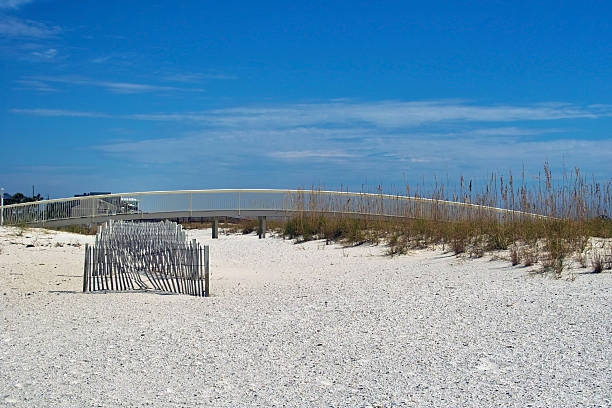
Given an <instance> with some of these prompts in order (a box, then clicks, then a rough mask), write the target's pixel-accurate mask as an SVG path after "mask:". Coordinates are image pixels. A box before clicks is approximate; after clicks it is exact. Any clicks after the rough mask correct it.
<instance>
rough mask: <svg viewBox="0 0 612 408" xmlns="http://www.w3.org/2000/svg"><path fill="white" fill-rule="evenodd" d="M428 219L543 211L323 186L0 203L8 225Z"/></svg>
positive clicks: (500, 216)
mask: <svg viewBox="0 0 612 408" xmlns="http://www.w3.org/2000/svg"><path fill="white" fill-rule="evenodd" d="M304 212H308V213H321V214H328V215H346V216H372V217H406V218H424V219H446V220H453V219H482V218H483V217H494V218H497V219H499V220H500V221H503V220H512V219H517V218H522V217H539V216H538V215H535V214H530V213H525V212H521V211H515V210H508V209H502V208H496V207H492V206H485V205H477V204H470V203H459V202H453V201H444V200H435V199H429V198H421V197H408V196H402V195H390V194H372V193H353V192H338V191H321V190H263V189H258V190H246V189H243V190H228V189H220V190H219V189H217V190H176V191H144V192H133V193H118V194H106V195H92V196H85V197H70V198H58V199H53V200H43V201H36V202H32V203H23V204H12V205H5V206H2V209H1V215H2V221H3V223H4V224H5V225H19V224H27V225H32V226H49V227H58V226H66V225H75V224H97V223H103V222H105V221H107V220H109V219H115V220H160V219H186V218H192V219H193V218H217V217H232V218H256V217H269V218H285V217H291V216H293V215H296V214H300V213H304Z"/></svg>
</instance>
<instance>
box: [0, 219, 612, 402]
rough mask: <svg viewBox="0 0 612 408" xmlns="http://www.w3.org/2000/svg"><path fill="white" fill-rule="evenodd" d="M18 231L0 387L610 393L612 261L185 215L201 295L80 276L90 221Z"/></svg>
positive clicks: (342, 395) (122, 392)
mask: <svg viewBox="0 0 612 408" xmlns="http://www.w3.org/2000/svg"><path fill="white" fill-rule="evenodd" d="M16 232H17V230H16V229H8V228H4V229H1V230H0V245H1V246H0V287H1V289H0V405H1V404H6V405H9V406H20V407H30V406H66V407H73V406H193V405H196V404H201V405H207V406H377V405H378V406H474V407H482V406H517V407H519V406H521V407H522V406H529V405H531V406H542V407H544V406H610V405H612V391H610V388H611V387H610V386H611V380H610V379H611V378H612V344H611V343H612V321H611V319H610V311H611V310H612V291H611V287H612V274H610V273H603V274H599V275H593V274H580V275H577V278H576V280H574V281H566V280H554V279H550V278H545V277H541V276H535V277H534V276H532V275H530V274H529V273H528V271H527V270H526V269H525V268H517V267H510V266H509V264H508V263H507V262H500V261H489V260H485V259H480V260H473V261H465V260H461V259H457V258H455V257H454V256H449V255H448V254H444V253H442V252H439V251H419V252H414V253H412V254H411V255H409V256H403V257H399V258H388V257H385V256H382V252H383V251H384V248H380V247H368V246H363V247H357V248H340V247H338V246H326V245H324V243H322V242H311V243H307V244H304V245H293V244H292V243H291V242H289V241H283V240H280V239H266V240H258V239H257V237H256V236H254V235H249V236H238V235H235V236H222V237H221V239H219V240H215V241H214V242H213V241H212V240H210V239H209V236H210V231H193V232H191V233H190V234H191V235H192V236H193V237H195V238H198V240H200V241H201V242H203V243H210V244H211V262H212V273H213V275H212V282H211V290H212V292H213V295H214V296H212V297H211V298H208V299H202V298H194V297H188V296H181V295H159V294H153V293H121V294H117V293H114V294H111V293H109V294H101V293H96V294H83V293H79V289H80V285H81V273H82V257H83V248H82V247H78V246H75V245H78V244H81V245H82V244H84V243H85V242H90V241H91V237H82V236H77V235H72V234H66V233H47V234H45V233H43V232H41V231H39V230H31V231H26V232H24V234H23V236H20V237H19V236H15V233H16ZM28 243H29V244H33V245H35V246H34V247H30V248H28V247H26V245H24V244H28ZM68 244H72V245H68ZM60 245H62V246H60ZM41 264H42V265H41Z"/></svg>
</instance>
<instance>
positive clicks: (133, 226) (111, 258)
mask: <svg viewBox="0 0 612 408" xmlns="http://www.w3.org/2000/svg"><path fill="white" fill-rule="evenodd" d="M209 257H210V251H209V247H208V245H200V244H199V243H198V242H197V241H196V240H195V239H194V240H192V241H188V240H187V236H186V234H185V231H183V229H182V227H181V226H180V225H177V224H176V223H174V222H167V221H165V222H141V223H133V222H124V221H112V220H110V221H107V222H106V223H105V224H104V225H103V226H101V227H100V228H99V229H98V233H97V235H96V242H95V244H94V245H92V246H89V245H86V246H85V266H84V272H83V292H93V291H128V290H149V289H153V290H158V291H164V292H174V293H182V294H187V295H193V296H208V295H209V276H210V262H209Z"/></svg>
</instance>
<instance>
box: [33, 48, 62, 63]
mask: <svg viewBox="0 0 612 408" xmlns="http://www.w3.org/2000/svg"><path fill="white" fill-rule="evenodd" d="M32 55H33V56H35V57H39V58H41V59H46V60H52V59H54V58H55V57H56V56H57V50H56V49H55V48H49V49H47V50H45V51H34V52H32Z"/></svg>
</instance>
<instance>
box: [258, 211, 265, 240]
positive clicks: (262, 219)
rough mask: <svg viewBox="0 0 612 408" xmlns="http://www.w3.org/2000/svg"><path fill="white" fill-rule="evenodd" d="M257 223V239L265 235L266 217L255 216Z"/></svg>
mask: <svg viewBox="0 0 612 408" xmlns="http://www.w3.org/2000/svg"><path fill="white" fill-rule="evenodd" d="M257 221H258V225H257V235H259V239H262V238H265V237H266V217H265V216H259V217H257Z"/></svg>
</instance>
